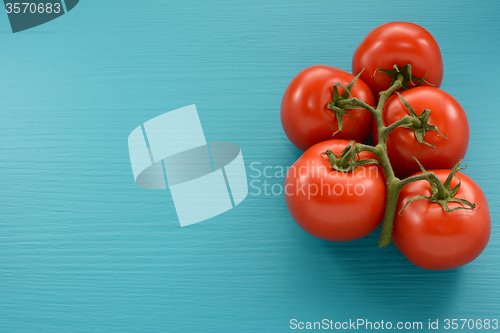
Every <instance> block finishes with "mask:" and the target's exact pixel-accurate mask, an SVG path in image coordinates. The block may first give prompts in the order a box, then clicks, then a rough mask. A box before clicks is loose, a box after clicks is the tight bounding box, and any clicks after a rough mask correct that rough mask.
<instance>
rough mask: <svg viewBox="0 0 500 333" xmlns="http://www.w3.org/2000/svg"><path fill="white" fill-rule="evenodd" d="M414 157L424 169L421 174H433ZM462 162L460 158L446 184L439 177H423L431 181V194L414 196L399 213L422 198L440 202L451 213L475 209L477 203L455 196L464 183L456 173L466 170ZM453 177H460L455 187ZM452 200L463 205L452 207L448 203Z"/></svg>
mask: <svg viewBox="0 0 500 333" xmlns="http://www.w3.org/2000/svg"><path fill="white" fill-rule="evenodd" d="M413 159H414V160H415V161H416V162H417V163H418V165H419V166H420V169H421V170H422V174H421V175H424V176H427V175H430V174H431V173H429V172H428V171H427V170H425V168H424V167H423V166H422V164H420V162H419V161H418V160H417V159H416V158H415V157H414V158H413ZM461 163H462V160H460V161H459V162H458V163H457V164H456V165H455V166H454V167H453V169H451V171H450V174H449V175H448V177H447V178H446V181H445V182H444V184H443V183H442V182H441V180H440V179H439V178H437V177H430V178H423V179H425V180H427V181H428V182H429V185H430V187H431V195H430V196H428V197H427V196H425V195H416V196H414V197H413V198H411V199H410V200H408V201H407V202H406V204H405V205H404V206H403V208H401V210H400V211H399V215H401V212H402V211H403V210H404V209H405V208H406V206H408V205H409V204H410V203H412V202H413V201H416V200H420V199H425V200H428V201H430V202H434V203H438V204H440V205H441V206H442V207H443V209H444V210H445V211H446V212H450V213H451V212H454V211H457V210H459V209H466V210H474V209H475V208H476V204H474V203H471V202H470V201H468V200H465V199H461V198H455V195H456V194H457V192H458V189H459V188H460V186H461V184H462V180H461V179H460V177H458V176H457V175H456V173H457V172H458V171H460V170H465V169H466V168H467V166H465V167H463V168H460V164H461ZM421 175H417V176H413V177H409V178H407V180H409V181H416V179H417V177H418V176H421ZM453 177H457V178H458V184H457V185H456V186H455V187H451V181H452V179H453ZM412 178H413V179H412ZM452 202H455V203H460V204H462V206H458V207H455V208H450V207H449V206H448V204H449V203H452Z"/></svg>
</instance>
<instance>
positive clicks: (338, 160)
mask: <svg viewBox="0 0 500 333" xmlns="http://www.w3.org/2000/svg"><path fill="white" fill-rule="evenodd" d="M361 146H364V145H360V144H357V143H356V142H354V141H351V143H349V144H348V145H347V146H346V147H345V148H344V149H343V150H342V151H341V152H340V154H338V155H337V154H335V153H334V152H333V151H332V150H330V149H328V150H327V151H324V152H322V153H321V155H326V156H327V157H328V159H329V160H330V165H331V167H332V168H333V169H334V170H336V171H340V172H351V171H354V169H356V168H357V167H359V166H361V165H367V164H374V163H375V164H380V162H379V161H377V160H376V159H373V158H367V159H363V160H362V159H360V157H359V153H360V152H361V151H362V150H363V148H362V147H361ZM358 148H360V149H358Z"/></svg>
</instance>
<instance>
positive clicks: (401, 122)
mask: <svg viewBox="0 0 500 333" xmlns="http://www.w3.org/2000/svg"><path fill="white" fill-rule="evenodd" d="M407 124H413V125H415V126H416V127H421V126H422V122H421V121H420V120H419V119H417V118H414V117H411V116H408V115H406V116H404V117H403V118H401V119H399V120H398V121H395V122H394V123H392V124H391V125H389V126H387V127H385V128H384V129H383V131H382V136H383V137H385V139H386V140H387V136H388V135H389V133H390V132H391V131H392V130H394V129H395V128H397V127H399V126H401V125H407Z"/></svg>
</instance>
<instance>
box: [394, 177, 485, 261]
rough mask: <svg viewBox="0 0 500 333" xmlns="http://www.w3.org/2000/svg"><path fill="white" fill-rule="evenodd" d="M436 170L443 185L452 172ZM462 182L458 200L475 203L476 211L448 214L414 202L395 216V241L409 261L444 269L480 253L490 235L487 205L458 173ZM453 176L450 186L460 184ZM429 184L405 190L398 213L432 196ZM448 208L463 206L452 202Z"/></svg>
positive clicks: (436, 206)
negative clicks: (416, 197) (425, 197)
mask: <svg viewBox="0 0 500 333" xmlns="http://www.w3.org/2000/svg"><path fill="white" fill-rule="evenodd" d="M429 171H433V172H434V173H435V174H436V175H437V176H438V177H439V179H441V181H442V182H443V183H444V182H445V180H446V178H447V177H448V174H449V172H450V170H429ZM456 175H457V176H458V177H459V178H460V179H461V181H462V183H461V186H460V188H459V189H458V192H457V193H456V195H455V196H454V197H455V198H461V199H465V200H468V201H470V202H471V203H475V204H476V205H477V206H476V208H475V209H474V210H465V209H459V210H457V211H454V212H446V211H445V210H444V209H443V208H442V206H441V205H440V204H438V203H433V202H430V201H428V200H425V199H420V200H416V201H413V202H411V203H410V204H408V206H406V208H405V209H404V210H403V211H402V212H401V214H400V215H398V214H396V218H395V220H394V230H393V234H392V241H393V242H394V244H395V245H396V247H397V248H398V249H399V251H401V253H403V254H404V256H405V257H406V258H408V260H410V261H411V262H412V263H413V264H415V265H417V266H418V267H421V268H425V269H431V270H444V269H451V268H456V267H460V266H463V265H465V264H467V263H469V262H471V261H472V260H474V259H475V258H477V256H479V254H481V252H483V250H484V248H485V247H486V245H487V244H488V240H489V238H490V233H491V217H490V211H489V208H488V202H487V200H486V197H485V195H484V194H483V192H482V191H481V189H480V188H479V186H478V185H477V184H476V183H475V182H474V181H473V180H472V179H471V178H469V177H468V176H466V175H464V174H462V173H460V172H457V174H456ZM458 182H459V180H458V179H457V178H456V177H454V178H453V180H452V182H451V187H454V186H456V185H457V184H458ZM430 194H431V190H430V186H429V182H427V181H425V180H422V181H418V182H414V183H410V184H408V185H406V186H404V187H403V189H402V191H401V193H400V194H399V201H398V208H397V209H398V211H399V210H401V208H403V207H404V205H405V204H406V202H408V200H410V199H411V198H413V197H415V196H416V195H424V196H429V195H430ZM448 205H449V208H450V209H453V208H455V207H459V206H462V204H460V203H449V204H448Z"/></svg>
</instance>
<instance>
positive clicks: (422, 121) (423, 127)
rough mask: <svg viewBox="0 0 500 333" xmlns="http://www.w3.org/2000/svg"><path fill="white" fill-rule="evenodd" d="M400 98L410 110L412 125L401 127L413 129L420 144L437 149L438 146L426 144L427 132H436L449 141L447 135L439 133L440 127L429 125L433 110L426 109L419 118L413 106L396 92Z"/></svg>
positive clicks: (402, 125)
mask: <svg viewBox="0 0 500 333" xmlns="http://www.w3.org/2000/svg"><path fill="white" fill-rule="evenodd" d="M396 93H397V94H398V96H399V99H401V101H402V102H403V104H404V105H405V107H406V108H407V109H408V111H409V112H410V119H409V121H410V123H407V124H401V125H399V127H404V128H408V129H411V130H412V131H413V132H414V133H415V138H416V139H417V141H418V142H419V143H420V144H424V145H427V146H429V147H431V148H436V146H434V145H431V144H430V143H428V142H425V141H424V139H425V133H426V132H427V131H435V132H436V133H437V134H438V135H440V136H442V137H443V138H444V139H445V140H448V138H447V137H446V134H441V133H439V131H438V127H437V126H436V125H431V124H429V116H430V115H431V110H429V109H425V110H424V111H423V112H422V114H421V115H420V116H417V114H416V113H415V111H413V108H412V107H411V105H410V104H409V103H408V102H407V101H406V100H405V99H404V98H403V96H401V94H400V93H398V92H396Z"/></svg>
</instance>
